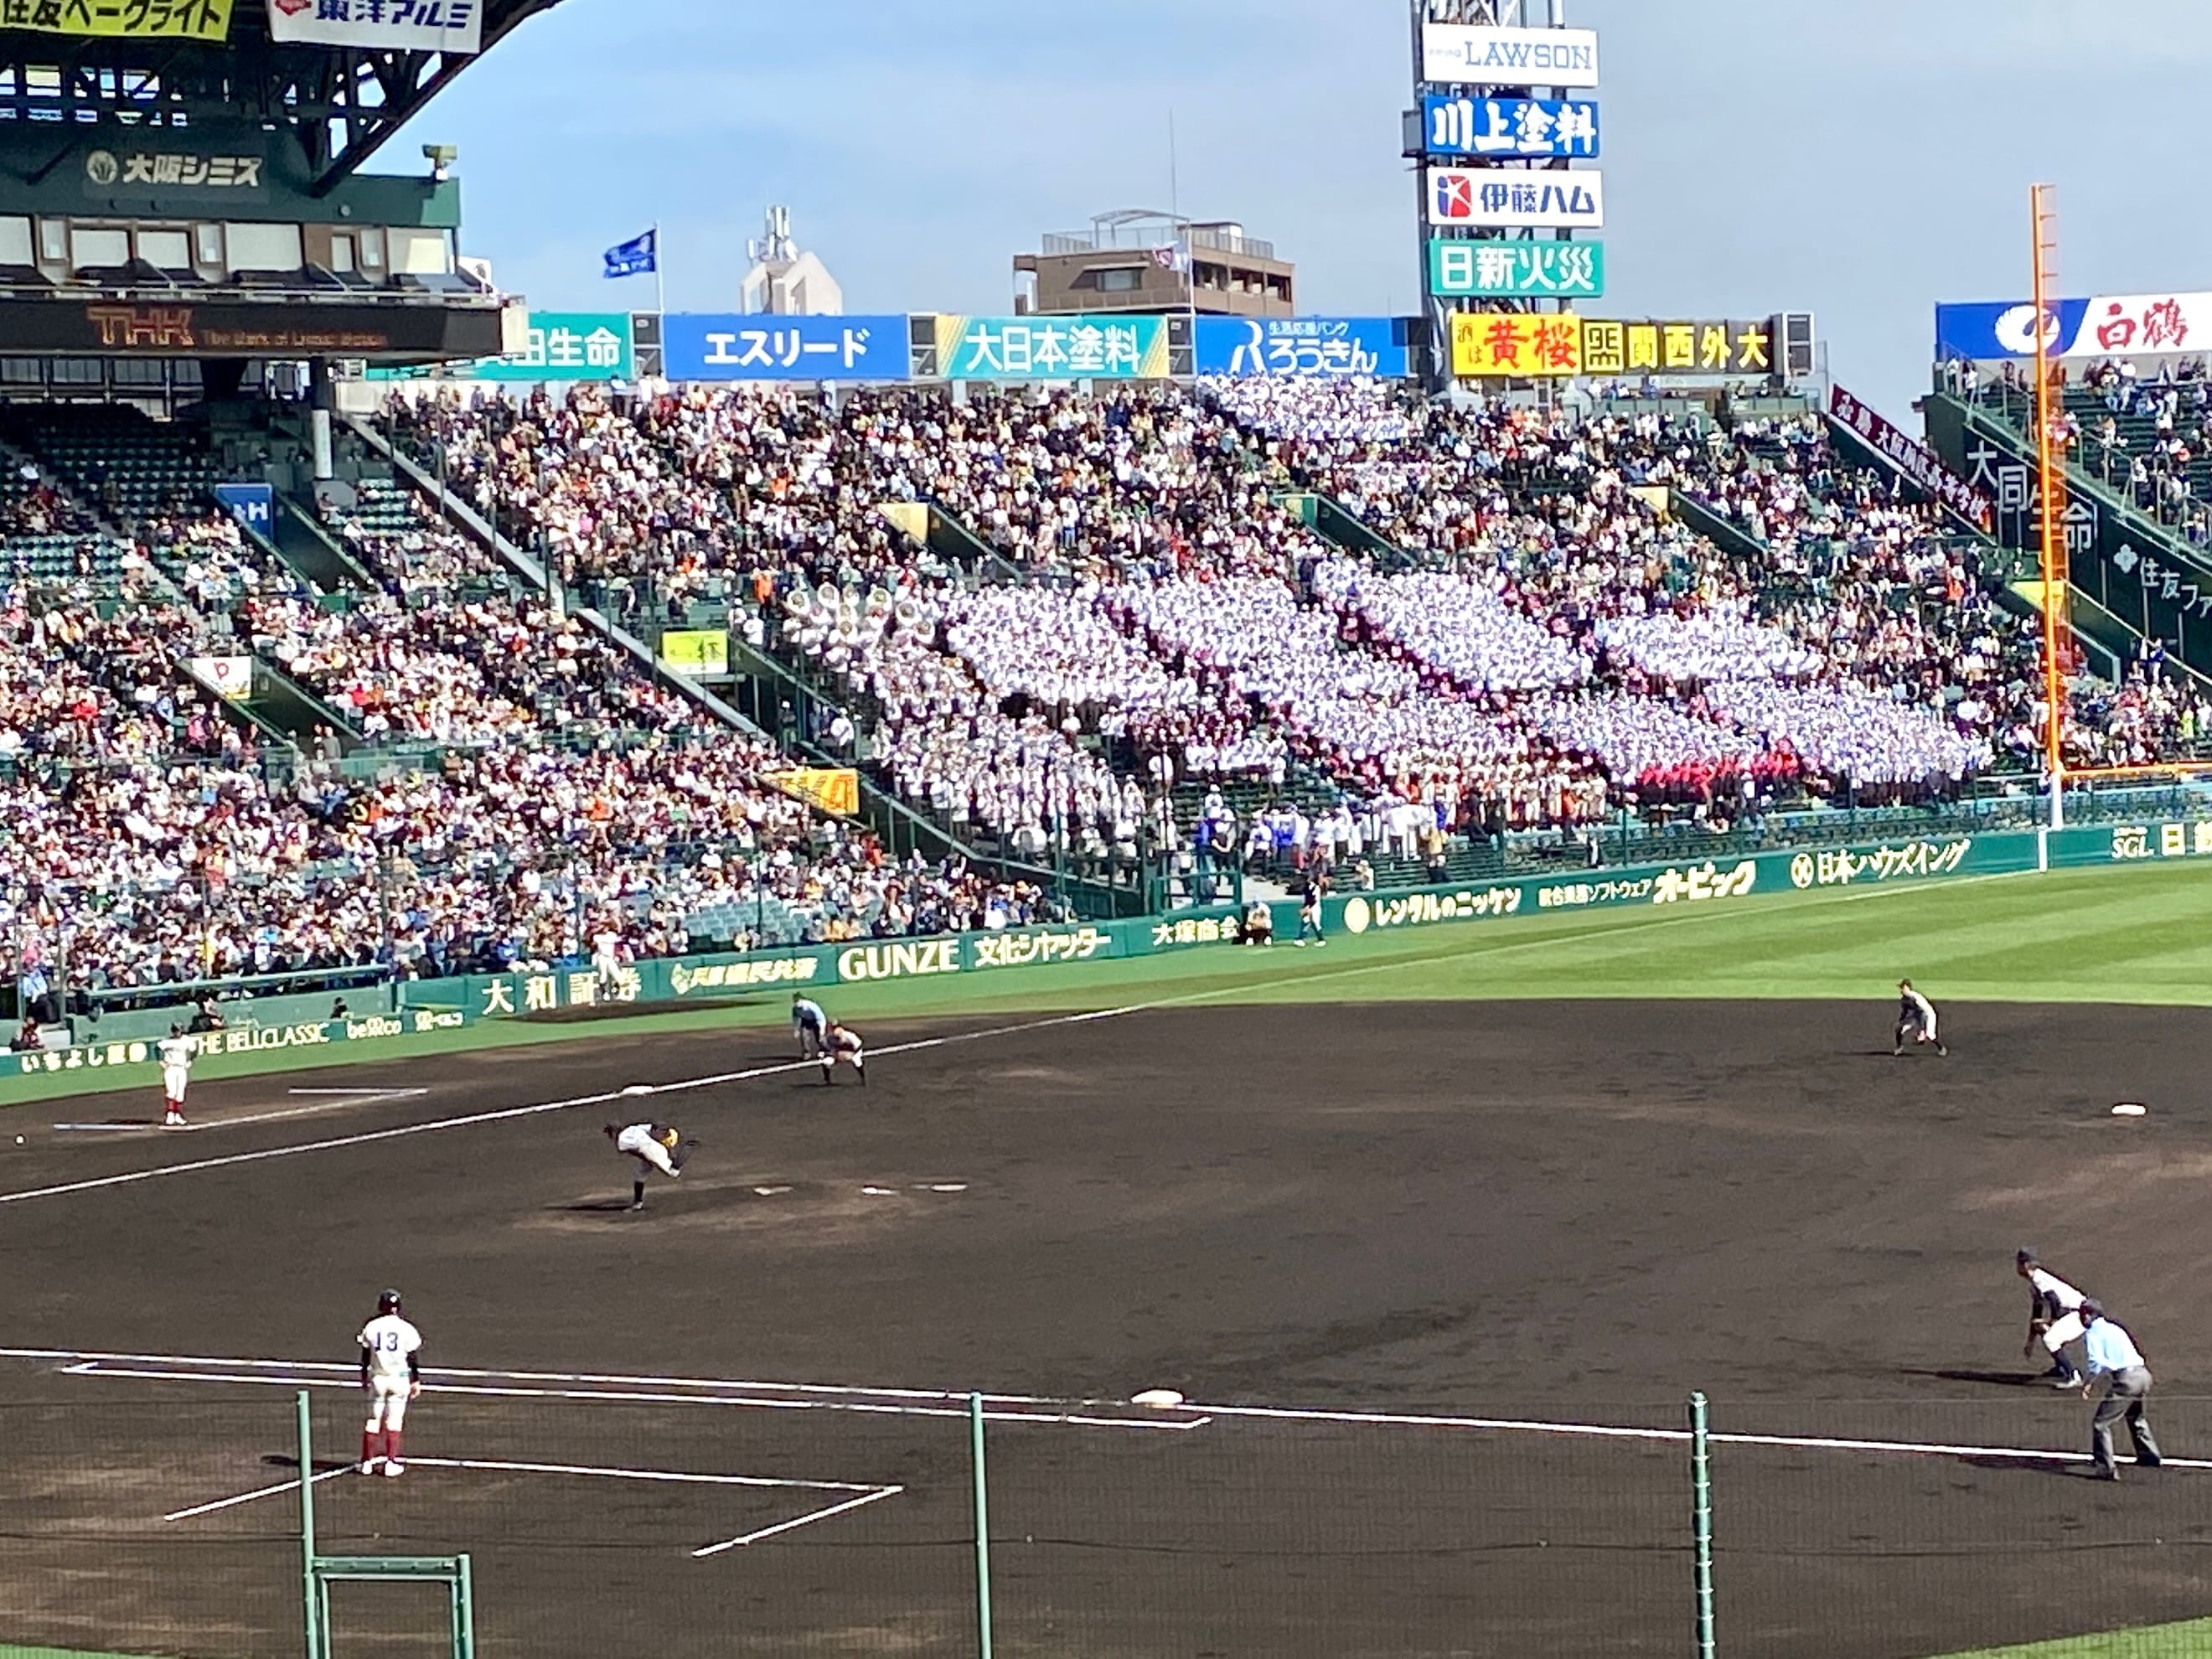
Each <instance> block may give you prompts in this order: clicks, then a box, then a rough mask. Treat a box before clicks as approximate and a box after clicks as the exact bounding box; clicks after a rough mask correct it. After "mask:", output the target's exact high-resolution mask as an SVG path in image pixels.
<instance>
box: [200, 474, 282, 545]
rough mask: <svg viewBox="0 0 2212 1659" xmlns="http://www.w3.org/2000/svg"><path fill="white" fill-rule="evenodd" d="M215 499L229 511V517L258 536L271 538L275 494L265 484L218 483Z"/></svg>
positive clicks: (273, 524) (274, 512) (273, 529)
mask: <svg viewBox="0 0 2212 1659" xmlns="http://www.w3.org/2000/svg"><path fill="white" fill-rule="evenodd" d="M215 498H216V500H217V501H221V502H222V504H223V506H224V507H227V508H228V509H229V512H230V516H231V517H232V518H234V519H235V520H238V521H239V523H240V524H241V525H243V526H245V527H246V529H248V530H251V531H252V532H254V533H255V534H256V535H258V536H263V537H267V536H272V535H274V534H275V533H276V491H275V490H274V489H271V488H270V486H269V485H267V484H265V483H220V484H217V485H216V487H215Z"/></svg>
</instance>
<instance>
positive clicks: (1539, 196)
mask: <svg viewBox="0 0 2212 1659" xmlns="http://www.w3.org/2000/svg"><path fill="white" fill-rule="evenodd" d="M1427 185H1428V189H1427V195H1428V204H1429V222H1430V223H1431V224H1432V225H1435V226H1437V227H1438V228H1466V229H1476V230H1599V229H1602V228H1604V225H1605V175H1604V174H1603V173H1597V172H1589V173H1547V172H1539V171H1533V170H1529V169H1526V168H1521V167H1431V168H1430V169H1429V172H1428V179H1427Z"/></svg>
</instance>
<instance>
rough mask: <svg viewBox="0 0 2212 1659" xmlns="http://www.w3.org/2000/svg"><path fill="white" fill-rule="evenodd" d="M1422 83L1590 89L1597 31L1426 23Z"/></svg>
mask: <svg viewBox="0 0 2212 1659" xmlns="http://www.w3.org/2000/svg"><path fill="white" fill-rule="evenodd" d="M1421 79H1423V80H1424V81H1441V82H1451V83H1453V84H1455V85H1460V86H1483V87H1594V86H1595V85H1596V84H1597V31H1596V30H1595V29H1493V28H1475V27H1468V25H1466V24H1463V23H1424V24H1423V25H1422V26H1421Z"/></svg>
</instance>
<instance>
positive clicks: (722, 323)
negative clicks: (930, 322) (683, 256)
mask: <svg viewBox="0 0 2212 1659" xmlns="http://www.w3.org/2000/svg"><path fill="white" fill-rule="evenodd" d="M660 349H661V361H662V365H663V368H662V373H663V374H665V376H666V377H667V378H668V379H669V380H906V379H908V370H909V368H910V363H909V360H908V349H907V323H906V319H905V318H904V317H902V316H900V317H769V316H759V315H754V316H747V315H743V314H739V313H720V312H673V313H670V314H669V315H668V316H665V317H664V318H662V319H661V323H660Z"/></svg>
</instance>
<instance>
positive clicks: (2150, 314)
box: [1936, 291, 2212, 362]
mask: <svg viewBox="0 0 2212 1659" xmlns="http://www.w3.org/2000/svg"><path fill="white" fill-rule="evenodd" d="M2045 312H2046V313H2047V315H2046V316H2045V321H2044V330H2045V333H2046V334H2047V335H2048V336H2049V337H2050V352H2051V356H2054V357H2156V356H2173V355H2175V354H2176V353H2179V352H2183V351H2201V350H2202V349H2203V347H2204V344H2205V343H2206V342H2207V341H2208V340H2212V293H2206V292H2202V291H2199V292H2194V293H2188V294H2178V293H2171V292H2168V293H2159V294H2117V295H2116V294H2098V295H2091V296H2090V297H2089V298H2088V299H2086V300H2054V301H2051V302H2050V304H2049V305H2047V306H2046V307H2045ZM2034 355H2035V307H2034V306H2033V304H2032V303H2030V302H2029V301H2026V300H2013V301H2002V300H1998V301H1983V302H1981V303H1978V304H1974V305H1942V306H1937V307H1936V356H1937V357H1938V358H1940V359H1942V360H1944V361H1947V362H1948V361H1949V360H1951V359H1954V358H1959V357H1967V358H1972V359H1973V360H1974V361H1976V362H1980V361H1983V360H1984V359H1987V358H1990V357H2032V356H2034Z"/></svg>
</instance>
